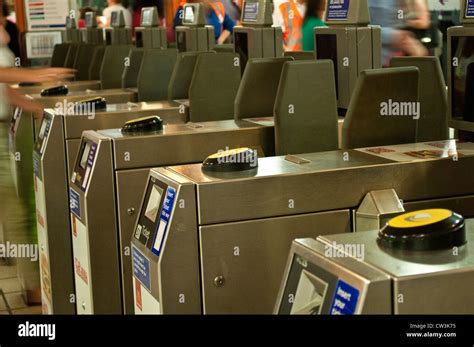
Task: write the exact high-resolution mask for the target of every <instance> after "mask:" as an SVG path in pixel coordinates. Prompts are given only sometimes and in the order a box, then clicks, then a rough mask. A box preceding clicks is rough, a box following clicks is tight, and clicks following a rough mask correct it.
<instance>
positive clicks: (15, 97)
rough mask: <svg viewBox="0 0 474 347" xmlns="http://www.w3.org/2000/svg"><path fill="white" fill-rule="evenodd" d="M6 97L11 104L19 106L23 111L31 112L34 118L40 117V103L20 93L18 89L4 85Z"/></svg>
mask: <svg viewBox="0 0 474 347" xmlns="http://www.w3.org/2000/svg"><path fill="white" fill-rule="evenodd" d="M6 94H7V95H6V97H7V99H8V103H9V104H10V105H12V106H16V107H20V108H22V109H23V110H25V111H28V112H32V113H33V114H34V117H35V118H41V116H42V112H43V108H42V107H41V105H40V104H37V103H36V102H33V101H31V100H30V99H28V98H27V97H25V96H24V95H23V94H20V93H19V92H18V91H16V90H14V89H13V88H10V87H6Z"/></svg>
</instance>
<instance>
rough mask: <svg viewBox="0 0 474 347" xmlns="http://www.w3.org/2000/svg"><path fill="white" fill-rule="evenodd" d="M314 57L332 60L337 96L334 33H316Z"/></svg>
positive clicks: (337, 83) (335, 37)
mask: <svg viewBox="0 0 474 347" xmlns="http://www.w3.org/2000/svg"><path fill="white" fill-rule="evenodd" d="M315 37H316V59H329V60H332V62H333V65H334V77H335V78H334V79H335V80H336V97H337V98H338V97H339V81H338V78H337V76H338V75H337V73H338V71H337V36H336V34H316V36H315Z"/></svg>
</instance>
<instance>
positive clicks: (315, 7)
mask: <svg viewBox="0 0 474 347" xmlns="http://www.w3.org/2000/svg"><path fill="white" fill-rule="evenodd" d="M326 3H327V1H326V0H307V1H306V15H305V17H304V19H303V29H302V35H303V37H302V47H303V51H314V28H315V27H325V26H326V24H324V12H325V11H326Z"/></svg>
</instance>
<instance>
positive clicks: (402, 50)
mask: <svg viewBox="0 0 474 347" xmlns="http://www.w3.org/2000/svg"><path fill="white" fill-rule="evenodd" d="M369 7H370V16H371V24H373V25H380V26H381V27H382V63H383V65H384V66H388V65H389V63H390V59H391V58H392V57H394V56H426V55H428V54H429V52H428V50H427V49H426V48H425V46H423V44H422V43H421V42H420V41H419V40H418V39H417V38H416V37H415V35H414V34H413V33H412V32H410V31H409V30H408V29H409V28H413V29H426V28H428V27H429V26H430V24H431V20H430V17H429V12H428V6H427V3H426V0H406V1H405V0H369Z"/></svg>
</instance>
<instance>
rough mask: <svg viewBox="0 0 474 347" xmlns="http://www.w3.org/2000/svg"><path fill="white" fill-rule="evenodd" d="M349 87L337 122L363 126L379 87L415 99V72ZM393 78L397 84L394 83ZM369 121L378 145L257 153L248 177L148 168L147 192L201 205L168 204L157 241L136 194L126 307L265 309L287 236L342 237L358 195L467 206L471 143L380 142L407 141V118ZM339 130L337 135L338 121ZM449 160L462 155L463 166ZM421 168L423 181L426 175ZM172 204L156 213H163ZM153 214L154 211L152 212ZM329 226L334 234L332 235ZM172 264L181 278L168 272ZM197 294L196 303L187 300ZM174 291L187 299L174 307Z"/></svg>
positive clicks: (382, 95)
mask: <svg viewBox="0 0 474 347" xmlns="http://www.w3.org/2000/svg"><path fill="white" fill-rule="evenodd" d="M298 63H301V62H298ZM303 63H305V62H303ZM251 66H252V65H248V66H247V69H250V68H251ZM247 71H249V70H246V73H247ZM244 78H245V74H244ZM359 80H360V84H359V85H358V87H357V89H356V90H358V91H357V92H356V93H355V94H354V100H353V102H352V104H351V105H352V108H351V109H349V111H348V115H347V117H348V118H347V119H346V122H347V121H348V124H349V125H350V126H349V129H356V130H359V129H363V128H364V125H366V124H369V123H370V122H372V121H373V107H375V106H374V105H378V106H380V100H383V99H385V100H388V98H386V97H387V96H388V92H390V95H389V96H390V97H391V98H392V99H393V100H400V101H402V100H403V101H406V100H412V99H410V98H413V100H417V97H416V96H417V93H418V70H417V69H416V68H413V67H408V68H398V69H380V70H372V71H367V72H364V73H363V74H361V76H360V78H359ZM380 80H383V81H384V83H380ZM402 80H404V81H405V83H404V84H403V88H396V87H397V86H398V83H401V82H400V81H402ZM380 86H386V88H380ZM392 88H394V89H392ZM367 93H368V94H367ZM239 94H240V92H239ZM369 94H370V98H368V97H367V95H369ZM263 100H265V99H263ZM367 100H371V102H367ZM372 103H373V105H371V104H372ZM362 105H364V107H362ZM236 110H237V107H236ZM236 112H237V111H236ZM378 112H379V113H380V110H378ZM371 124H372V123H371ZM376 124H377V126H376V127H375V128H376V129H378V131H377V133H378V134H376V135H371V134H370V133H367V131H366V132H365V133H364V132H363V133H364V134H366V136H367V137H368V140H367V142H366V143H375V145H379V146H382V147H371V148H362V149H359V150H352V149H347V150H343V151H330V152H324V153H312V154H304V155H291V156H286V157H276V158H264V159H260V160H259V166H258V169H257V170H256V171H254V172H251V171H248V170H246V171H240V172H239V171H237V172H230V173H223V174H215V173H209V172H204V171H203V166H202V165H200V164H195V165H185V166H177V167H171V168H161V169H156V170H155V169H154V170H152V172H151V174H150V182H149V187H148V189H152V188H150V186H153V185H158V186H160V187H168V186H169V187H171V188H172V189H174V190H176V191H177V192H181V193H178V195H177V196H176V199H177V200H178V201H179V199H180V197H184V194H190V195H191V196H192V197H194V196H195V198H193V200H192V202H193V203H192V206H199V208H196V209H193V208H190V209H188V210H186V209H176V208H175V209H174V210H173V214H172V216H171V217H170V218H171V219H170V218H168V219H167V220H166V221H165V222H166V230H167V231H166V234H164V233H163V232H162V231H160V233H158V234H157V230H158V229H159V228H158V226H159V224H160V223H161V221H157V222H155V223H153V224H150V222H149V221H148V220H147V219H146V218H145V217H143V211H144V209H145V207H148V202H149V201H148V200H149V198H148V195H147V194H145V196H144V200H143V203H142V210H141V212H140V217H139V219H138V222H137V224H136V226H135V229H134V234H133V237H132V255H133V265H134V288H135V294H134V295H135V311H136V312H137V313H140V312H143V313H153V312H154V313H165V314H166V313H201V312H202V313H271V312H273V307H274V303H275V300H276V296H277V293H278V288H279V284H280V281H281V274H282V273H283V270H284V266H285V264H284V262H285V258H286V257H287V252H288V251H289V248H290V244H291V241H292V240H293V239H295V238H297V237H300V236H298V235H300V234H305V235H307V234H308V233H311V232H312V233H313V235H314V236H313V237H316V236H318V235H320V234H324V233H339V232H341V231H342V232H349V231H350V230H351V215H352V212H351V209H352V208H354V207H356V206H358V205H359V203H360V201H361V199H362V198H363V197H364V195H365V194H366V192H367V190H369V191H370V190H376V189H382V188H393V189H395V191H396V192H397V193H398V194H399V196H400V197H401V198H402V199H403V200H404V201H405V202H410V203H412V202H416V203H417V204H418V205H419V204H423V203H426V204H433V205H435V204H437V206H442V205H443V204H446V205H447V204H451V203H453V201H456V203H460V204H462V205H463V207H464V208H465V209H466V210H469V207H468V206H470V205H469V202H470V203H471V205H472V200H471V199H470V197H471V196H472V191H473V187H472V184H470V183H468V182H469V179H468V177H467V176H468V174H467V171H466V170H468V169H467V168H468V167H470V166H471V165H472V164H473V160H474V158H473V157H472V155H473V154H474V152H473V151H472V150H473V149H474V147H473V145H472V144H462V143H456V142H455V141H451V142H446V141H440V142H430V143H425V144H423V143H420V144H407V145H393V146H387V145H388V144H390V143H392V142H393V143H397V142H398V143H400V142H405V141H408V140H409V139H412V140H413V141H415V140H416V135H417V131H416V126H417V124H416V120H413V119H411V118H407V119H404V118H403V117H398V118H388V119H387V121H386V123H376ZM344 128H345V130H346V131H347V129H346V123H344ZM390 134H392V135H390ZM379 135H380V136H385V135H386V139H387V140H386V141H387V145H385V144H383V143H380V142H378V141H380V138H379V137H378V136H379ZM346 136H348V135H346ZM344 143H345V144H348V143H349V141H347V140H345V141H344ZM348 148H353V147H348ZM457 152H460V153H459V154H458V153H457ZM299 153H301V151H300V152H299ZM451 156H452V158H454V159H457V158H458V157H461V156H462V158H463V161H462V162H461V161H455V160H452V159H449V157H451ZM426 172H430V173H433V174H430V175H428V176H429V177H428V176H427V175H426ZM453 176H455V177H457V178H458V179H457V182H458V184H456V185H455V186H446V185H442V184H439V182H442V180H443V178H444V177H453ZM408 177H409V179H408ZM151 182H153V183H151ZM387 182H389V183H387ZM407 182H409V184H407ZM275 187H277V188H275ZM426 187H429V189H426ZM166 189H168V188H166ZM191 192H193V193H191ZM194 192H196V193H194ZM235 192H239V193H238V194H237V195H236V194H235ZM181 194H183V195H181ZM186 196H187V195H186ZM453 197H455V198H453ZM460 197H464V198H460ZM186 199H189V198H186ZM249 204H251V206H252V208H250V209H249V208H248V205H249ZM188 206H189V205H188ZM170 208H171V209H173V206H171V207H170V206H168V205H166V206H165V207H164V210H165V214H168V211H169V209H170ZM157 210H158V211H162V207H161V205H160V206H158V208H157ZM470 214H471V215H472V214H473V211H472V209H471V211H470ZM326 223H327V224H326ZM336 224H339V225H340V227H341V228H342V229H338V230H336V229H335V228H334V225H336ZM310 225H312V226H313V227H310ZM315 225H317V226H318V227H317V228H314V226H315ZM326 225H327V227H326ZM144 227H146V228H147V230H152V231H153V230H154V231H155V234H154V235H152V236H151V238H152V239H153V240H154V241H153V244H152V243H146V244H145V243H143V242H142V240H140V239H139V237H137V236H139V235H138V231H137V230H143V228H144ZM173 228H176V229H173ZM173 230H175V232H174V233H173ZM184 230H185V231H186V232H184ZM135 232H136V233H137V234H135ZM156 235H158V236H156ZM276 235H278V236H276ZM156 237H159V238H158V239H159V241H156ZM154 245H158V250H156V249H155V250H154V249H153V247H154ZM183 254H186V255H188V256H187V257H184V256H183ZM263 255H264V256H263ZM269 264H271V265H269ZM177 267H178V268H180V269H181V271H180V272H179V276H177V275H176V274H173V270H172V268H173V269H175V268H177ZM185 273H186V275H185ZM200 292H201V293H202V297H200V296H199V295H196V293H200ZM181 294H184V296H185V297H186V298H187V299H186V304H183V303H182V302H179V301H177V300H175V299H176V298H177V297H178V296H179V295H181ZM250 297H251V298H252V299H251V300H249V298H250ZM191 299H192V300H191ZM150 303H151V304H150ZM201 307H202V311H201Z"/></svg>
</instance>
